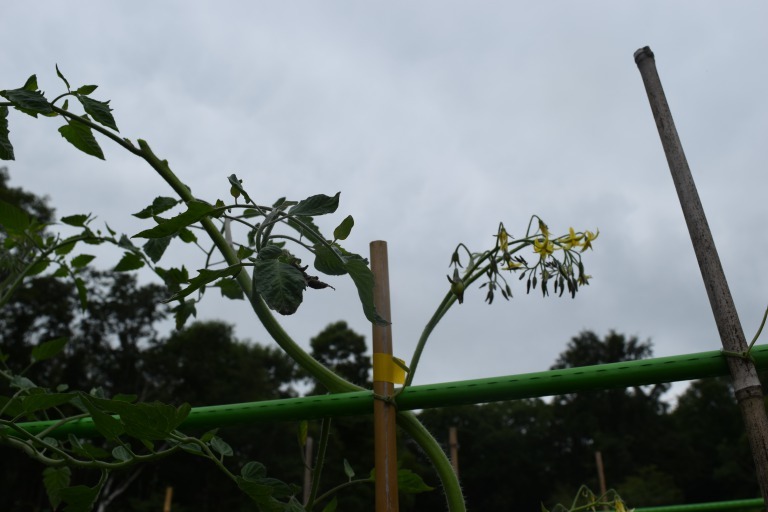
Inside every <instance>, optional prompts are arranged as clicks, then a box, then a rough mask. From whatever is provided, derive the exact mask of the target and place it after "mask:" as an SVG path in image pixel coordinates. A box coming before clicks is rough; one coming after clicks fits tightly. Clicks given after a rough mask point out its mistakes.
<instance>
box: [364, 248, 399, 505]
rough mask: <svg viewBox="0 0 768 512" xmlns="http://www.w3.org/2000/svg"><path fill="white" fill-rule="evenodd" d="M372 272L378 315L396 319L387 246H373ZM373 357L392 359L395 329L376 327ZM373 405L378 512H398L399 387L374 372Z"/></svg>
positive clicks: (390, 326) (374, 299) (374, 328)
mask: <svg viewBox="0 0 768 512" xmlns="http://www.w3.org/2000/svg"><path fill="white" fill-rule="evenodd" d="M371 271H372V272H373V277H374V280H375V285H374V287H373V301H374V305H375V306H376V311H377V312H378V313H379V315H380V316H381V317H383V318H386V319H387V320H390V321H391V319H392V315H391V309H390V305H389V262H388V256H387V242H383V241H380V240H379V241H375V242H371ZM373 353H374V354H377V353H378V354H386V355H389V356H391V355H392V325H391V324H390V325H386V326H383V325H374V326H373ZM373 393H374V395H376V397H378V399H376V400H374V401H373V421H374V441H375V453H374V455H375V462H376V512H398V510H399V502H398V491H397V436H396V431H395V416H396V414H397V410H396V409H395V406H394V404H392V403H390V402H388V401H387V400H386V398H388V397H392V396H394V393H395V384H394V383H393V382H386V381H381V380H377V379H376V375H375V372H374V379H373Z"/></svg>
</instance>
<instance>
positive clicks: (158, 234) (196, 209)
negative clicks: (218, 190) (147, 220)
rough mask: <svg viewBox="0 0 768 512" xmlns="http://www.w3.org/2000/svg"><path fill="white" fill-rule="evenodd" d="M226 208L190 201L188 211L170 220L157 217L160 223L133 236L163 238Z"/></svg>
mask: <svg viewBox="0 0 768 512" xmlns="http://www.w3.org/2000/svg"><path fill="white" fill-rule="evenodd" d="M224 210H226V208H216V207H214V206H212V205H210V204H208V203H204V202H202V201H197V200H193V201H189V202H187V211H185V212H183V213H180V214H179V215H177V216H175V217H172V218H170V219H168V220H164V219H159V218H158V217H155V219H156V220H159V221H160V224H158V225H157V226H155V227H153V228H151V229H145V230H144V231H142V232H141V233H137V234H135V235H133V236H132V237H131V238H163V237H166V236H171V235H175V234H176V233H178V232H179V231H180V230H181V229H183V228H186V227H187V226H191V225H192V224H194V223H196V222H199V221H200V220H202V219H203V218H204V217H207V216H210V215H215V214H217V213H220V212H223V211H224Z"/></svg>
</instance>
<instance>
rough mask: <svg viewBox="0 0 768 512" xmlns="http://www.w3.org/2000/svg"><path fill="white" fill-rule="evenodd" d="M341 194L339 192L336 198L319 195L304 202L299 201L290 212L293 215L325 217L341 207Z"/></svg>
mask: <svg viewBox="0 0 768 512" xmlns="http://www.w3.org/2000/svg"><path fill="white" fill-rule="evenodd" d="M340 195H341V192H337V193H336V195H335V196H333V197H330V196H326V195H325V194H317V195H314V196H310V197H308V198H306V199H304V200H303V201H299V203H298V204H296V205H295V206H294V207H293V208H291V209H290V210H288V213H290V214H291V215H306V216H310V217H311V216H314V215H324V214H326V213H333V212H335V211H336V209H337V208H338V207H339V196H340Z"/></svg>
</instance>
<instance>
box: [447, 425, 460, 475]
mask: <svg viewBox="0 0 768 512" xmlns="http://www.w3.org/2000/svg"><path fill="white" fill-rule="evenodd" d="M448 446H449V447H450V449H451V466H453V472H454V473H456V476H457V477H458V476H459V434H458V432H457V430H456V427H449V428H448Z"/></svg>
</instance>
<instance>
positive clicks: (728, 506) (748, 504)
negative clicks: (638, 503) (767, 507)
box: [635, 498, 763, 512]
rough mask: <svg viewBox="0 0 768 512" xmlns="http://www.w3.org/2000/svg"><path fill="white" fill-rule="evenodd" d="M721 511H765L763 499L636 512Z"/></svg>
mask: <svg viewBox="0 0 768 512" xmlns="http://www.w3.org/2000/svg"><path fill="white" fill-rule="evenodd" d="M719 510H743V511H745V512H747V511H754V512H757V511H758V510H763V498H752V499H748V500H734V501H716V502H711V503H692V504H690V505H670V506H665V507H642V508H636V509H635V512H713V511H719Z"/></svg>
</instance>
